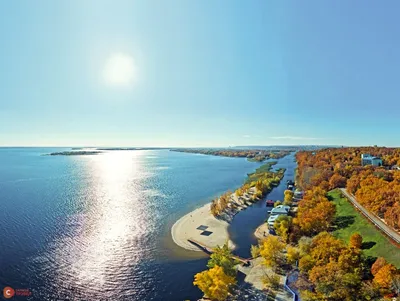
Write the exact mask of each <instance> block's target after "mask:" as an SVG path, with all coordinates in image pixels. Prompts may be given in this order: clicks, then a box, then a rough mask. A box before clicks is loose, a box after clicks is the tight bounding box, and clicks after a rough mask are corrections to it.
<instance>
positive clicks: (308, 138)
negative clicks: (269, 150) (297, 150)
mask: <svg viewBox="0 0 400 301" xmlns="http://www.w3.org/2000/svg"><path fill="white" fill-rule="evenodd" d="M269 138H270V139H276V140H317V139H319V138H315V137H300V136H278V137H269Z"/></svg>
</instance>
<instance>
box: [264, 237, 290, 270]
mask: <svg viewBox="0 0 400 301" xmlns="http://www.w3.org/2000/svg"><path fill="white" fill-rule="evenodd" d="M284 249H285V244H284V243H283V242H282V241H281V240H280V238H279V237H276V236H272V235H269V236H267V238H266V239H264V240H263V241H262V242H261V245H260V255H261V257H262V258H263V259H264V264H265V265H266V266H267V267H274V268H275V267H277V266H278V265H279V264H280V263H281V261H282V259H283V250H284Z"/></svg>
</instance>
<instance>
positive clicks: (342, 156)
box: [296, 147, 400, 230]
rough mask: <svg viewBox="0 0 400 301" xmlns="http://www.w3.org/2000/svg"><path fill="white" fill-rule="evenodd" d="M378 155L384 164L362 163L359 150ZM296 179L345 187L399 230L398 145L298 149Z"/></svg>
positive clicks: (304, 183) (301, 182) (306, 186)
mask: <svg viewBox="0 0 400 301" xmlns="http://www.w3.org/2000/svg"><path fill="white" fill-rule="evenodd" d="M363 153H368V154H372V155H373V156H377V157H380V158H381V159H382V161H383V166H381V167H375V166H371V165H367V166H361V154H363ZM296 158H297V162H298V172H297V179H296V180H297V183H298V185H299V186H300V187H302V188H303V189H305V190H307V189H309V188H311V187H317V186H318V187H320V188H322V189H324V190H331V189H334V188H346V189H347V190H348V191H349V192H350V193H352V194H353V195H354V196H355V197H356V199H357V201H358V202H360V204H362V205H363V206H364V207H365V208H367V209H368V210H370V211H371V212H373V213H374V214H376V215H377V216H379V217H380V218H382V219H384V220H385V222H386V223H387V224H388V225H389V226H391V227H393V228H394V229H396V230H400V170H398V166H400V149H398V148H386V147H364V148H356V147H352V148H330V149H323V150H320V151H316V152H298V153H297V155H296Z"/></svg>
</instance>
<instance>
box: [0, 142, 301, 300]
mask: <svg viewBox="0 0 400 301" xmlns="http://www.w3.org/2000/svg"><path fill="white" fill-rule="evenodd" d="M61 150H66V149H50V148H0V204H1V209H0V289H1V290H2V288H3V287H4V286H11V287H13V288H28V289H29V290H30V291H31V292H32V296H31V297H29V298H26V297H21V298H19V299H18V298H15V299H17V300H67V299H69V300H185V299H191V300H195V299H196V298H198V297H200V296H201V293H200V291H199V290H198V289H197V288H195V287H193V285H192V281H193V275H194V274H195V273H197V272H199V271H201V270H204V269H205V268H206V262H207V258H206V257H204V256H203V255H202V254H200V253H199V252H189V251H185V250H183V249H181V248H179V247H177V246H175V245H174V244H173V243H171V240H170V227H171V225H172V224H173V223H174V222H175V221H176V220H177V219H178V218H179V217H180V216H182V215H183V214H185V213H187V212H189V211H191V210H192V209H194V208H196V207H199V206H200V205H202V204H205V203H206V202H209V201H210V200H211V199H212V198H213V197H215V196H216V195H218V194H220V193H222V192H225V191H226V190H228V189H235V188H236V187H238V186H240V185H241V184H242V183H243V180H244V179H245V177H246V174H247V173H249V172H252V171H254V170H255V169H256V168H257V167H258V166H259V165H260V163H255V162H248V161H246V160H245V159H242V158H224V157H214V156H205V155H194V154H185V153H177V152H170V151H168V150H152V151H110V152H106V153H104V154H100V155H93V156H42V154H45V153H49V152H52V151H61ZM279 164H280V165H278V167H285V168H288V167H289V169H288V173H287V178H291V179H292V178H293V170H294V166H295V164H294V163H293V156H288V157H286V158H283V159H281V160H280V163H279ZM290 166H291V167H290ZM285 179H286V176H285ZM281 186H282V185H281ZM281 186H280V187H278V188H276V189H275V190H274V191H273V192H272V193H271V194H273V193H276V198H278V199H281V198H282V197H283V189H282V187H283V186H282V187H281ZM275 191H276V192H275ZM265 217H266V208H265V207H264V203H263V202H259V203H257V204H255V205H254V206H253V207H252V208H249V209H247V210H245V211H243V212H241V213H239V214H238V215H237V216H236V217H235V219H234V222H233V223H232V226H231V228H230V232H231V234H232V235H233V240H234V241H235V243H236V244H238V246H239V248H238V250H237V252H238V253H239V254H240V255H242V256H244V255H247V254H248V253H249V247H250V244H251V243H255V240H254V238H253V236H252V235H251V233H252V231H254V230H253V228H254V229H255V227H256V226H258V225H259V224H260V223H261V222H262V220H264V219H265ZM246 252H247V253H246Z"/></svg>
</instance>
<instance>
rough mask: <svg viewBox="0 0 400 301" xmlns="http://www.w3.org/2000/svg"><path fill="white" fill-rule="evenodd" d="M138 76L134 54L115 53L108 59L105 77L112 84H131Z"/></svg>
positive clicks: (105, 66) (123, 85) (104, 72)
mask: <svg viewBox="0 0 400 301" xmlns="http://www.w3.org/2000/svg"><path fill="white" fill-rule="evenodd" d="M136 78H137V67H136V64H135V60H134V59H133V57H132V56H130V55H127V54H123V53H114V54H112V55H111V56H110V57H109V58H108V59H107V61H106V63H105V65H104V70H103V79H104V81H105V83H106V84H107V85H110V86H122V87H127V86H131V85H132V83H133V82H134V81H135V80H136Z"/></svg>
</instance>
